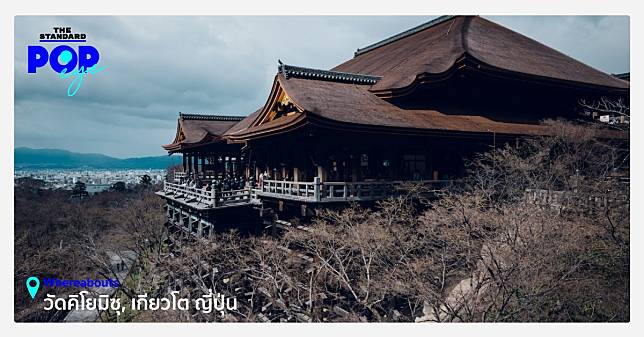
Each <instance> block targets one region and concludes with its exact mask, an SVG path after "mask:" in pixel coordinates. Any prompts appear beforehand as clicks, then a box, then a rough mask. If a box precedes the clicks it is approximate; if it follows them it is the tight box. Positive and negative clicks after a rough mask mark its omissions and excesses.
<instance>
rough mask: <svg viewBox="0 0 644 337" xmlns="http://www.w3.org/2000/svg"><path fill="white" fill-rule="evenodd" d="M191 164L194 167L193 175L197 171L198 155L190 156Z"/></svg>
mask: <svg viewBox="0 0 644 337" xmlns="http://www.w3.org/2000/svg"><path fill="white" fill-rule="evenodd" d="M192 159H193V160H192V165H193V167H194V173H195V175H196V174H198V173H199V157H198V156H192Z"/></svg>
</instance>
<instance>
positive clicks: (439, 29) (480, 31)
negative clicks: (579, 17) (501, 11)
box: [332, 16, 629, 93]
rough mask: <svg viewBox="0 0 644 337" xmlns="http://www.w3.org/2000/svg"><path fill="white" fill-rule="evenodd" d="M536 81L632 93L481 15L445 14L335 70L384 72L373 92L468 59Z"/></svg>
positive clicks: (400, 86) (422, 77)
mask: <svg viewBox="0 0 644 337" xmlns="http://www.w3.org/2000/svg"><path fill="white" fill-rule="evenodd" d="M468 61H469V62H470V63H473V64H475V65H476V66H477V67H478V68H479V69H481V68H482V69H483V70H486V71H490V72H503V73H511V75H514V76H529V77H531V78H532V79H534V80H543V81H559V82H566V83H568V84H570V85H583V86H591V87H600V88H601V89H604V90H617V91H627V90H628V89H629V83H628V82H627V81H623V80H620V79H618V78H615V77H613V76H611V75H609V74H606V73H604V72H602V71H599V70H597V69H594V68H592V67H590V66H588V65H586V64H583V63H582V62H579V61H577V60H575V59H573V58H571V57H569V56H567V55H565V54H563V53H561V52H558V51H556V50H554V49H552V48H550V47H548V46H546V45H543V44H541V43H539V42H537V41H535V40H532V39H530V38H528V37H526V36H524V35H521V34H519V33H517V32H514V31H512V30H510V29H507V28H505V27H503V26H501V25H498V24H496V23H494V22H491V21H489V20H486V19H484V18H481V17H478V16H447V17H440V18H438V19H436V20H434V21H431V22H429V23H426V24H424V25H421V26H419V27H416V28H412V29H410V30H409V31H406V32H403V33H401V34H398V35H396V36H394V37H392V38H389V39H386V40H384V41H381V42H378V43H376V44H374V45H371V46H368V47H365V48H362V49H358V51H357V52H356V55H355V57H354V58H353V59H351V60H348V61H346V62H344V63H342V64H340V65H338V66H337V67H335V68H333V69H332V70H335V71H341V72H350V73H362V74H371V75H378V76H382V79H381V80H380V81H378V82H377V83H376V84H374V85H373V86H372V87H371V88H370V90H371V91H372V92H375V93H386V92H389V91H395V90H397V89H398V90H400V89H403V88H405V87H409V86H411V85H413V84H414V83H415V82H417V81H422V80H424V81H431V80H432V79H440V78H443V77H444V76H441V75H444V74H446V73H448V72H449V71H450V70H451V69H453V68H455V67H459V66H461V65H463V64H466V63H467V62H468Z"/></svg>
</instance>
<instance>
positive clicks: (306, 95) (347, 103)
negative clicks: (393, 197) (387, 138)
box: [224, 73, 548, 140]
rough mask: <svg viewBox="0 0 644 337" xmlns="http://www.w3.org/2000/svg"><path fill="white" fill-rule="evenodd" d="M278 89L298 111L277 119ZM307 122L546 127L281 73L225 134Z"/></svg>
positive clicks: (441, 129) (464, 129) (537, 131)
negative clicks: (426, 106) (419, 106)
mask: <svg viewBox="0 0 644 337" xmlns="http://www.w3.org/2000/svg"><path fill="white" fill-rule="evenodd" d="M282 93H284V94H285V95H286V96H287V97H288V98H289V100H290V101H291V102H292V103H293V104H294V105H295V107H296V108H297V111H295V112H294V113H292V114H290V115H286V116H283V117H280V118H277V119H273V120H269V119H267V118H266V117H267V116H269V115H270V113H271V111H272V110H273V108H274V106H275V104H276V99H277V97H280V95H282ZM306 124H314V125H319V126H325V127H331V128H337V129H345V130H348V129H354V130H356V131H369V130H370V131H374V132H382V133H397V134H414V133H416V134H425V133H445V132H449V133H461V134H463V133H479V134H489V133H493V132H494V133H499V134H508V135H545V134H548V130H547V128H546V127H544V126H542V125H539V124H538V123H534V124H525V123H507V122H499V121H494V120H492V119H489V118H486V117H483V116H476V115H453V114H446V113H443V112H441V111H437V110H409V109H401V108H399V107H397V106H396V105H393V104H391V103H389V102H387V101H386V100H383V99H381V98H379V97H377V96H376V95H374V94H373V93H372V92H370V91H369V84H354V83H348V82H340V81H334V80H328V79H315V78H302V77H292V76H291V77H287V76H285V75H284V74H283V73H280V74H278V75H277V76H276V77H275V81H274V83H273V89H272V91H271V96H270V97H269V100H268V102H267V103H266V105H265V106H264V107H263V108H262V109H259V110H257V111H255V112H254V113H253V114H251V115H250V116H248V117H246V118H245V119H244V120H243V121H242V122H240V123H239V124H237V125H235V126H234V127H232V128H231V129H230V130H229V131H227V132H226V133H225V134H224V137H226V138H229V139H231V140H243V139H248V138H254V137H261V136H264V135H269V134H275V133H279V132H286V131H289V130H293V129H295V128H298V127H300V126H303V125H306Z"/></svg>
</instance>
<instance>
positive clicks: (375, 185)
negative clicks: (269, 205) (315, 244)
mask: <svg viewBox="0 0 644 337" xmlns="http://www.w3.org/2000/svg"><path fill="white" fill-rule="evenodd" d="M451 183H452V181H451V180H431V181H420V182H404V181H363V182H321V181H320V180H319V178H315V180H314V181H313V182H293V181H279V180H265V181H263V182H262V185H261V186H258V187H257V188H255V189H253V191H252V192H251V195H252V198H258V199H259V198H262V197H271V198H277V199H287V200H294V201H302V202H318V203H321V202H349V201H373V200H380V199H385V198H388V197H391V196H394V195H397V194H400V193H401V191H402V190H404V189H405V188H404V187H405V185H409V184H421V185H424V187H426V191H428V192H431V191H434V192H435V191H438V190H440V189H443V188H445V187H447V186H448V185H449V184H451Z"/></svg>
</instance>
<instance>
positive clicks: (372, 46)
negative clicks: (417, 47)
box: [353, 15, 458, 57]
mask: <svg viewBox="0 0 644 337" xmlns="http://www.w3.org/2000/svg"><path fill="white" fill-rule="evenodd" d="M457 16H458V15H441V16H439V17H437V18H435V19H432V20H429V21H427V22H425V23H423V24H420V25H418V26H416V27H412V28H410V29H407V30H405V31H403V32H400V33H398V34H396V35H393V36H390V37H388V38H386V39H384V40H381V41H378V42H376V43H372V44H370V45H368V46H366V47H363V48H358V49H357V50H356V51H355V53H354V54H353V57H356V56H358V55H361V54H364V53H366V52H368V51H371V50H374V49H377V48H380V47H382V46H384V45H387V44H390V43H392V42H394V41H398V40H400V39H402V38H405V37H408V36H410V35H414V34H416V33H418V32H421V31H423V30H425V29H427V28H430V27H434V26H436V25H438V24H441V23H443V22H445V21H449V20H451V19H454V18H456V17H457Z"/></svg>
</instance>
